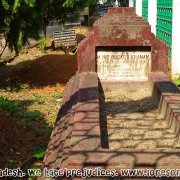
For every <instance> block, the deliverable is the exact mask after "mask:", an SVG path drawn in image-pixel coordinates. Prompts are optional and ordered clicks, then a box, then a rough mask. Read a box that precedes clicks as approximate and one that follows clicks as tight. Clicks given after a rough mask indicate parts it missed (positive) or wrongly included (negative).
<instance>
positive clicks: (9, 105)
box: [0, 97, 19, 115]
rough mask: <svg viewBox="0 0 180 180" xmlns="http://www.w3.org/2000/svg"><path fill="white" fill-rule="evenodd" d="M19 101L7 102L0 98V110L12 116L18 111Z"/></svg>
mask: <svg viewBox="0 0 180 180" xmlns="http://www.w3.org/2000/svg"><path fill="white" fill-rule="evenodd" d="M18 106H19V101H13V102H12V101H9V100H8V99H5V98H3V97H0V110H2V111H4V112H8V113H10V114H11V115H14V114H15V113H16V112H17V111H18Z"/></svg>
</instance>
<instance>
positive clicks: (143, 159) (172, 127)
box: [39, 8, 180, 179]
mask: <svg viewBox="0 0 180 180" xmlns="http://www.w3.org/2000/svg"><path fill="white" fill-rule="evenodd" d="M167 53H168V48H167V46H166V45H165V44H164V43H163V42H162V41H161V40H159V39H157V38H156V37H155V36H154V34H152V33H151V27H150V25H149V24H148V23H147V22H145V21H144V20H143V19H142V18H140V17H138V16H136V14H135V12H134V9H133V8H109V10H108V13H107V15H106V16H104V17H103V18H101V19H99V20H98V21H97V22H95V24H94V27H93V33H92V34H91V35H90V36H89V37H87V38H86V39H85V40H83V41H82V42H81V43H80V44H79V46H78V50H77V54H78V73H77V74H76V75H75V76H73V77H72V78H71V79H70V80H69V82H68V83H67V85H66V89H65V93H64V96H63V101H62V104H61V109H60V110H59V113H58V116H57V122H56V123H55V125H54V129H53V131H52V135H51V138H50V141H49V145H48V148H47V153H46V155H45V158H44V162H43V167H42V169H44V168H47V169H58V170H61V171H62V172H64V174H63V173H62V174H63V175H62V176H59V177H57V178H50V179H68V178H67V177H66V176H67V169H80V170H82V169H83V168H91V169H92V168H97V167H99V168H103V169H115V170H116V173H115V176H116V177H115V178H114V179H117V178H118V176H120V175H121V169H127V168H128V169H133V168H145V169H146V168H148V169H179V168H180V158H179V156H180V150H179V148H180V136H179V133H180V123H179V122H180V110H179V109H180V91H179V89H178V88H177V87H176V85H175V84H173V82H172V81H171V80H170V79H169V78H168V77H167V75H166V73H167V70H168V66H167ZM134 93H135V95H136V96H137V98H134V97H136V96H134ZM131 97H132V98H131ZM112 107H114V108H112ZM111 175H112V174H111ZM92 178H94V179H99V178H98V177H92ZM109 178H110V177H103V176H102V177H101V178H100V179H109ZM39 179H45V176H42V177H40V178H39ZM71 179H83V178H82V177H81V176H80V175H79V176H78V175H77V174H76V176H75V177H72V178H71ZM111 179H113V178H112V177H111Z"/></svg>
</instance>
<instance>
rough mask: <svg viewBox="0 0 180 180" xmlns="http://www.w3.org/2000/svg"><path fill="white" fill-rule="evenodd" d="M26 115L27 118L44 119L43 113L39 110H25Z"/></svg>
mask: <svg viewBox="0 0 180 180" xmlns="http://www.w3.org/2000/svg"><path fill="white" fill-rule="evenodd" d="M24 116H25V117H26V118H29V119H35V120H42V119H43V115H42V114H41V113H40V112H39V111H37V110H34V111H29V112H25V113H24Z"/></svg>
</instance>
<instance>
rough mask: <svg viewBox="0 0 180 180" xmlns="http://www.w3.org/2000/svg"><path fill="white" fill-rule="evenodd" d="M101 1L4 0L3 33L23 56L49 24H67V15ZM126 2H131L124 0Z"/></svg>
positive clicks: (0, 14) (0, 9)
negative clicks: (28, 44)
mask: <svg viewBox="0 0 180 180" xmlns="http://www.w3.org/2000/svg"><path fill="white" fill-rule="evenodd" d="M97 1H98V0H43V1H42V0H1V1H0V33H4V34H5V37H6V40H7V45H8V46H9V47H10V48H11V49H14V50H15V52H16V54H18V53H19V51H20V50H21V48H22V47H23V45H24V44H25V43H26V42H27V40H28V38H29V37H31V38H35V39H37V38H39V32H40V31H42V30H43V29H45V27H46V25H47V24H48V22H49V21H51V20H54V19H58V20H60V21H62V22H63V20H64V17H65V14H67V13H69V12H72V11H78V10H80V9H82V8H83V7H84V6H87V5H88V4H94V3H97ZM121 1H122V2H126V1H127V0H121Z"/></svg>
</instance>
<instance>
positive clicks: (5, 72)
mask: <svg viewBox="0 0 180 180" xmlns="http://www.w3.org/2000/svg"><path fill="white" fill-rule="evenodd" d="M76 71H77V60H76V56H75V55H53V54H52V55H45V56H42V57H40V58H37V59H35V60H33V61H23V62H20V63H18V64H16V65H9V66H6V67H3V69H0V73H1V77H0V88H1V89H6V88H7V87H10V88H16V89H17V90H18V88H19V85H20V84H27V85H28V86H29V87H30V88H43V87H46V86H52V85H56V84H57V83H59V84H66V83H67V82H68V80H69V79H70V78H71V77H72V76H73V75H74V74H75V73H76Z"/></svg>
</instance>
